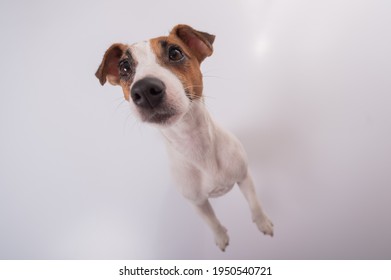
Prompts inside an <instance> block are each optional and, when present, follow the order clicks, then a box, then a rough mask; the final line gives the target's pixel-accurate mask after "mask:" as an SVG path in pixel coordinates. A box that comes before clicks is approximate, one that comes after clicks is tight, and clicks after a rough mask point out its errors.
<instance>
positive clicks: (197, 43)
mask: <svg viewBox="0 0 391 280" xmlns="http://www.w3.org/2000/svg"><path fill="white" fill-rule="evenodd" d="M170 34H172V35H175V36H177V37H178V38H179V39H181V40H182V41H183V42H184V43H185V44H186V45H187V46H188V47H189V48H190V49H191V50H192V52H193V53H194V54H195V56H196V57H197V59H198V61H199V62H200V63H201V62H202V61H203V60H204V59H205V58H206V57H207V56H211V55H212V53H213V46H212V44H213V42H214V40H215V36H214V35H211V34H209V33H206V32H201V31H197V30H195V29H193V28H192V27H190V26H188V25H184V24H179V25H177V26H175V27H174V28H173V29H172V30H171V32H170Z"/></svg>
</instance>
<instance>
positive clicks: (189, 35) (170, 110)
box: [95, 25, 215, 125]
mask: <svg viewBox="0 0 391 280" xmlns="http://www.w3.org/2000/svg"><path fill="white" fill-rule="evenodd" d="M214 39H215V36H214V35H210V34H208V33H205V32H200V31H197V30H194V29H193V28H191V27H190V26H187V25H177V26H175V27H174V28H173V29H172V31H171V32H170V34H169V35H168V36H165V37H158V38H154V39H150V40H149V41H144V42H140V43H136V44H133V45H124V44H113V45H112V46H111V47H110V48H109V49H108V50H107V51H106V53H105V55H104V57H103V60H102V63H101V64H100V66H99V68H98V70H97V71H96V74H95V75H96V77H97V78H98V79H99V81H100V83H101V84H102V85H104V84H105V83H106V81H109V83H110V84H112V85H120V86H121V87H122V90H123V92H124V96H125V99H126V100H127V101H129V102H130V103H131V107H132V108H133V110H135V112H136V113H137V114H138V115H139V116H140V118H141V120H142V121H145V122H150V123H156V124H161V125H170V124H172V123H174V122H175V121H177V120H178V119H180V118H181V117H182V116H183V115H184V114H185V113H186V112H187V110H188V108H189V106H190V103H191V102H192V101H193V100H197V99H200V98H201V97H202V74H201V71H200V64H201V62H202V61H203V60H204V59H205V58H206V57H208V56H210V55H211V54H212V53H213V46H212V44H213V41H214Z"/></svg>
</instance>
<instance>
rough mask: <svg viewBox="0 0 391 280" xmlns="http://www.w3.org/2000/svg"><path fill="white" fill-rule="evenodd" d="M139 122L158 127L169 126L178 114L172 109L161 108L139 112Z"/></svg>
mask: <svg viewBox="0 0 391 280" xmlns="http://www.w3.org/2000/svg"><path fill="white" fill-rule="evenodd" d="M139 113H140V115H141V120H142V121H143V122H148V123H153V124H158V125H170V124H172V123H174V122H175V121H176V120H177V119H178V116H179V115H180V114H178V112H177V110H175V109H174V108H170V107H166V106H162V107H160V106H159V107H158V108H153V109H143V110H139Z"/></svg>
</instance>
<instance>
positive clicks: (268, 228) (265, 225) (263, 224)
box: [254, 216, 274, 236]
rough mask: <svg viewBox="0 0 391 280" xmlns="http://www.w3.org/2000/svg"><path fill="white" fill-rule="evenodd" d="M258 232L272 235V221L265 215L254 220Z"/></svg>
mask: <svg viewBox="0 0 391 280" xmlns="http://www.w3.org/2000/svg"><path fill="white" fill-rule="evenodd" d="M254 223H255V224H256V225H257V227H258V229H259V231H260V232H262V233H263V234H265V235H270V236H273V234H274V232H273V223H272V222H271V221H270V220H269V218H268V217H266V216H261V217H259V218H257V219H255V220H254Z"/></svg>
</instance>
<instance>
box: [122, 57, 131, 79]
mask: <svg viewBox="0 0 391 280" xmlns="http://www.w3.org/2000/svg"><path fill="white" fill-rule="evenodd" d="M119 72H120V74H121V76H128V75H129V74H130V72H131V68H130V64H129V61H127V60H123V61H121V62H120V63H119Z"/></svg>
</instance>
